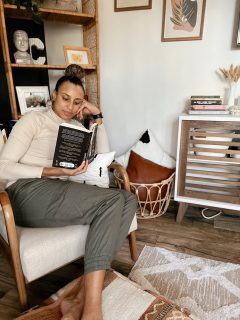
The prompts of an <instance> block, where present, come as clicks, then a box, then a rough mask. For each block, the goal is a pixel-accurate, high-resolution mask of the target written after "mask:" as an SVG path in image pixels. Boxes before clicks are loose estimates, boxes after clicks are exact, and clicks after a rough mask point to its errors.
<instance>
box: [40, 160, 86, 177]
mask: <svg viewBox="0 0 240 320" xmlns="http://www.w3.org/2000/svg"><path fill="white" fill-rule="evenodd" d="M87 168H88V161H87V160H84V161H83V162H82V163H81V165H80V166H79V167H78V168H76V169H67V168H58V167H51V168H47V167H45V168H43V171H42V177H61V176H65V177H66V176H68V177H70V176H76V175H78V174H81V173H83V172H86V171H87Z"/></svg>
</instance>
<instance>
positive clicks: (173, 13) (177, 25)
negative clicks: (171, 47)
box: [162, 0, 206, 41]
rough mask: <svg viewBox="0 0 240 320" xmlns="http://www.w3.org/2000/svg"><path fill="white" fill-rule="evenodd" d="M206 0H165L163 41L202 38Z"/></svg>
mask: <svg viewBox="0 0 240 320" xmlns="http://www.w3.org/2000/svg"><path fill="white" fill-rule="evenodd" d="M205 6H206V0H163V20H162V41H178V40H200V39H202V32H203V22H204V13H205Z"/></svg>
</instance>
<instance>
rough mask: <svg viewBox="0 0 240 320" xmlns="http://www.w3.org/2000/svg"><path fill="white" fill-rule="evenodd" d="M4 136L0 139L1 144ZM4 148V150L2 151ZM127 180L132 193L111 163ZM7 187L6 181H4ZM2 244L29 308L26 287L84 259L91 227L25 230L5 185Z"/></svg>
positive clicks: (133, 241)
mask: <svg viewBox="0 0 240 320" xmlns="http://www.w3.org/2000/svg"><path fill="white" fill-rule="evenodd" d="M1 142H2V143H3V141H2V137H0V144H1ZM0 149H1V148H0ZM110 167H111V168H112V169H114V170H117V171H118V172H119V174H120V175H121V176H122V178H123V179H124V188H125V189H126V190H130V186H129V180H128V176H127V173H126V171H125V169H124V168H123V167H122V166H121V165H119V164H117V163H112V164H111V166H110ZM2 184H3V185H4V181H2ZM0 204H1V207H0V243H1V244H2V247H4V249H5V250H4V251H5V252H6V253H7V254H8V257H9V258H10V260H11V262H12V266H13V271H14V275H15V279H16V284H17V290H18V294H19V300H20V304H21V306H22V308H23V309H26V308H27V307H28V300H27V288H26V284H27V283H29V282H32V281H34V280H36V279H38V278H40V277H42V276H43V275H46V274H47V273H50V272H52V271H54V270H56V269H58V268H60V267H62V266H64V265H66V264H68V263H70V262H73V261H74V260H77V259H79V258H80V257H82V256H84V250H85V242H86V237H87V233H88V229H89V226H87V225H72V226H66V227H61V228H25V227H19V226H17V225H16V224H15V221H14V215H13V210H12V207H11V203H10V200H9V197H8V194H7V193H6V192H5V191H4V188H3V186H1V188H0ZM136 229H137V220H136V216H135V217H134V219H133V222H132V225H131V227H130V230H129V236H128V239H129V246H130V252H131V258H132V259H133V260H134V261H136V260H137V257H138V254H137V246H136V236H135V232H134V231H135V230H136Z"/></svg>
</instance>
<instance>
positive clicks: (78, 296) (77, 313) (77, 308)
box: [60, 281, 84, 320]
mask: <svg viewBox="0 0 240 320" xmlns="http://www.w3.org/2000/svg"><path fill="white" fill-rule="evenodd" d="M83 305H84V282H83V281H82V282H81V283H80V286H79V288H78V292H76V293H75V295H72V296H69V297H67V298H65V299H63V301H62V302H61V305H60V308H61V313H62V315H63V317H62V320H79V319H80V317H81V315H82V310H83Z"/></svg>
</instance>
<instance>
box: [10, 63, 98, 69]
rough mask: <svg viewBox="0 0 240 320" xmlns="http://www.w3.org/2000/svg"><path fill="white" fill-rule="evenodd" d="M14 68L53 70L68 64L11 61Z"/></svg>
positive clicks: (90, 67)
mask: <svg viewBox="0 0 240 320" xmlns="http://www.w3.org/2000/svg"><path fill="white" fill-rule="evenodd" d="M11 67H12V68H23V69H52V70H64V69H66V67H67V66H66V65H49V64H17V63H11ZM81 67H82V68H83V69H85V70H96V66H95V65H92V66H86V65H81Z"/></svg>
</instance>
